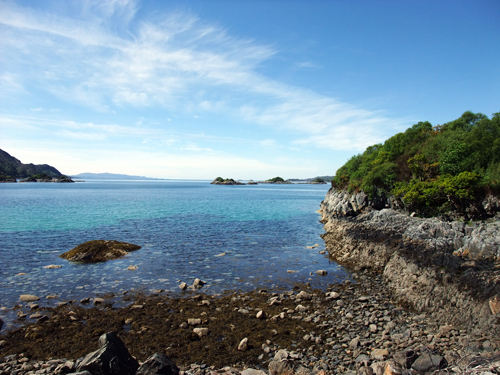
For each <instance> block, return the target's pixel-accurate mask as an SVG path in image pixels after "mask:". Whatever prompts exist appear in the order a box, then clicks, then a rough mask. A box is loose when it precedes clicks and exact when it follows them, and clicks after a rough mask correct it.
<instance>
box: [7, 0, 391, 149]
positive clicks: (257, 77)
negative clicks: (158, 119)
mask: <svg viewBox="0 0 500 375" xmlns="http://www.w3.org/2000/svg"><path fill="white" fill-rule="evenodd" d="M81 4H82V5H81V7H82V10H81V13H80V14H81V17H80V18H79V19H74V18H71V17H69V16H65V15H61V14H59V15H55V14H53V13H43V14H41V13H40V12H39V11H36V10H33V9H26V8H21V7H18V6H16V5H14V4H13V3H7V2H1V3H0V7H1V11H0V32H2V34H3V35H5V42H4V43H2V45H1V46H0V53H2V54H3V56H4V60H5V56H8V59H9V61H12V62H9V61H6V62H5V63H4V66H5V68H6V69H5V71H6V73H4V74H3V76H2V77H0V79H1V80H2V82H3V81H5V82H6V83H7V84H8V86H10V87H11V88H12V89H16V88H17V89H18V90H21V89H22V88H23V87H25V86H26V85H31V86H32V85H36V86H37V88H38V89H41V90H45V91H47V92H49V93H50V94H52V95H54V96H56V97H58V98H60V99H61V100H64V101H69V102H72V103H76V104H81V105H84V106H87V107H89V108H91V109H93V110H96V111H100V112H108V113H113V111H117V110H119V109H120V108H124V107H129V106H133V107H137V108H152V107H160V108H163V109H168V110H175V111H180V112H184V113H189V112H191V111H196V112H197V113H196V116H199V115H202V114H203V113H204V112H205V113H215V114H217V115H220V116H226V117H228V118H233V119H235V121H240V122H241V121H243V122H246V123H247V124H256V125H257V126H264V127H272V128H275V129H278V130H280V131H285V132H289V133H292V134H296V138H297V140H296V142H295V143H296V144H297V145H300V144H306V143H307V144H313V145H316V146H319V147H325V148H331V149H347V150H361V149H363V148H365V147H366V146H368V145H370V144H373V143H374V139H373V138H372V137H373V136H375V137H376V138H377V135H378V138H377V139H380V138H381V137H384V135H383V134H380V131H378V132H377V129H380V127H381V126H384V127H386V128H387V129H390V128H394V127H398V126H399V125H400V122H399V121H395V120H391V119H389V118H386V117H384V116H383V115H381V114H380V113H378V112H373V111H367V110H364V109H361V108H357V107H356V106H353V105H350V104H348V103H344V102H342V101H340V100H337V99H335V98H329V97H324V96H321V95H319V94H316V93H313V92H310V91H308V90H305V89H300V88H296V87H290V86H288V85H284V84H281V83H279V82H276V81H273V80H272V79H270V78H268V77H266V76H263V75H261V74H258V73H257V72H256V67H257V66H258V65H259V64H260V63H261V62H263V61H266V60H268V59H272V58H273V56H274V55H275V54H276V51H275V50H274V49H273V47H272V46H269V45H263V44H259V43H258V42H256V41H252V40H243V39H237V38H233V37H231V36H229V35H228V34H227V33H226V31H225V30H223V29H221V28H220V27H217V26H214V25H209V24H206V23H204V22H202V21H201V20H199V19H198V18H197V17H194V16H192V15H188V14H181V13H174V14H168V15H161V16H158V15H157V16H156V18H151V19H150V20H148V21H141V22H138V21H136V20H135V18H134V17H135V15H136V11H137V8H138V6H137V3H136V2H135V1H128V0H112V1H107V2H101V1H97V0H92V1H86V2H83V3H81ZM113 18H119V19H120V20H122V21H123V22H122V23H121V24H122V25H125V26H126V27H127V30H126V31H127V32H117V31H116V30H114V29H112V28H111V27H110V26H109V20H110V19H113ZM122 31H123V30H122ZM33 56H36V59H34V58H33ZM301 65H302V66H303V67H309V68H313V67H316V66H315V65H314V64H313V63H312V62H310V61H306V62H304V63H302V64H301ZM20 77H22V78H20ZM198 111H199V112H198ZM193 115H194V114H193ZM196 116H195V117H196ZM65 126H66V127H70V126H69V124H65ZM75 126H76V125H75ZM82 129H84V130H82ZM113 131H116V132H118V133H120V134H124V133H129V135H130V134H133V135H138V133H140V134H141V135H142V133H141V132H143V131H144V130H138V129H135V128H133V127H127V126H124V125H122V126H121V127H120V126H117V125H112V126H105V125H95V124H84V125H80V128H79V129H77V130H68V129H67V130H66V132H65V133H64V134H65V135H66V136H68V137H70V136H73V137H77V138H78V137H81V138H85V137H89V139H90V138H92V137H94V138H93V139H102V138H101V137H106V134H112V133H113ZM144 136H145V137H146V136H148V135H147V134H146V135H144ZM166 138H169V139H170V138H171V137H166Z"/></svg>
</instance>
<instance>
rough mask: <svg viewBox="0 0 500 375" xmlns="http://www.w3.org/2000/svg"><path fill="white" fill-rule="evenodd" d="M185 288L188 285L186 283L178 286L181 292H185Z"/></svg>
mask: <svg viewBox="0 0 500 375" xmlns="http://www.w3.org/2000/svg"><path fill="white" fill-rule="evenodd" d="M187 287H188V285H187V284H186V283H180V284H179V289H181V290H186V289H187Z"/></svg>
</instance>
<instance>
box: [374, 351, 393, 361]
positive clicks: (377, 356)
mask: <svg viewBox="0 0 500 375" xmlns="http://www.w3.org/2000/svg"><path fill="white" fill-rule="evenodd" d="M371 356H372V358H374V359H377V360H381V359H384V358H385V357H388V356H389V350H387V349H374V350H372V353H371Z"/></svg>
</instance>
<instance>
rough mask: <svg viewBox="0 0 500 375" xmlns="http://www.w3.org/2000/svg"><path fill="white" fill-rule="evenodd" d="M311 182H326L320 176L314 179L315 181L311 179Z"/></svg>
mask: <svg viewBox="0 0 500 375" xmlns="http://www.w3.org/2000/svg"><path fill="white" fill-rule="evenodd" d="M311 182H315V183H317V184H322V183H324V182H325V180H323V179H322V178H320V177H318V178H316V179H315V180H313V181H311Z"/></svg>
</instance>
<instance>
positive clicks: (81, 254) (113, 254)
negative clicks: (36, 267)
mask: <svg viewBox="0 0 500 375" xmlns="http://www.w3.org/2000/svg"><path fill="white" fill-rule="evenodd" d="M140 248H141V246H139V245H134V244H131V243H127V242H120V241H104V240H94V241H87V242H84V243H82V244H80V245H78V246H77V247H75V248H74V249H71V250H70V251H68V252H66V253H64V254H61V255H59V256H60V257H61V258H64V259H67V260H69V261H72V262H84V263H98V262H105V261H107V260H112V259H117V258H121V257H122V256H124V255H127V254H128V253H129V252H131V251H135V250H139V249H140Z"/></svg>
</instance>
